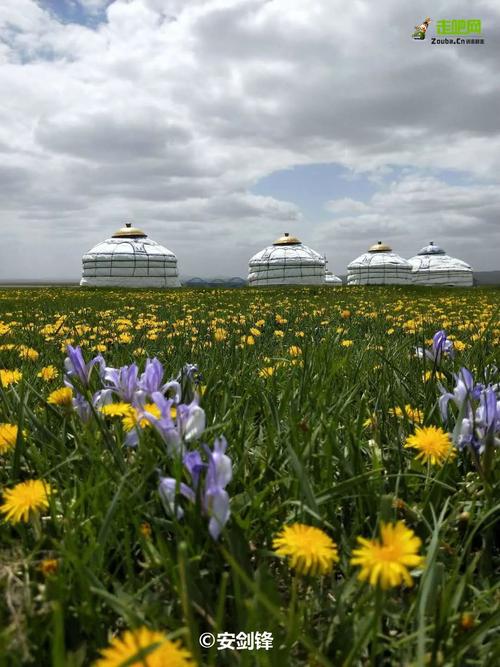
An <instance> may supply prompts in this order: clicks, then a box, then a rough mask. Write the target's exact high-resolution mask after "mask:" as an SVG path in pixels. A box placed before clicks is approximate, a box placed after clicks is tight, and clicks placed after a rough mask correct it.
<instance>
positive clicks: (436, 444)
mask: <svg viewBox="0 0 500 667" xmlns="http://www.w3.org/2000/svg"><path fill="white" fill-rule="evenodd" d="M404 446H405V448H406V449H417V450H418V451H419V454H417V456H416V457H415V458H416V459H420V460H421V461H423V462H424V463H430V464H431V465H443V463H445V461H447V460H448V459H453V458H455V456H456V452H455V449H454V447H453V443H452V441H451V438H450V435H449V433H446V431H443V429H442V428H440V427H438V426H425V427H423V428H420V427H418V426H417V428H416V429H415V433H413V435H410V436H409V437H408V438H407V439H406V442H405V445H404Z"/></svg>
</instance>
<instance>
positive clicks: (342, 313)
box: [340, 310, 351, 320]
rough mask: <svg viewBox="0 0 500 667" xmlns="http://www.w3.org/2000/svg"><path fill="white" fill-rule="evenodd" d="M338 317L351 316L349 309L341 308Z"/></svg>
mask: <svg viewBox="0 0 500 667" xmlns="http://www.w3.org/2000/svg"><path fill="white" fill-rule="evenodd" d="M340 317H342V319H344V320H347V319H348V318H349V317H351V311H350V310H342V311H341V313H340Z"/></svg>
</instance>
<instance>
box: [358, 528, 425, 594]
mask: <svg viewBox="0 0 500 667" xmlns="http://www.w3.org/2000/svg"><path fill="white" fill-rule="evenodd" d="M380 535H381V538H382V539H381V540H367V539H365V538H364V537H358V542H359V544H360V545H361V546H360V547H358V548H357V549H354V550H353V552H352V555H353V557H352V558H351V565H360V566H361V570H360V572H359V574H358V579H359V580H360V581H368V582H369V583H370V585H371V586H377V585H379V584H380V587H381V588H383V589H386V588H392V587H394V586H400V585H401V584H402V583H403V582H404V583H405V584H406V585H407V586H413V579H412V578H411V575H410V573H409V571H408V567H411V568H415V567H421V566H422V565H423V563H424V559H423V558H422V556H419V555H418V550H419V549H420V547H421V546H422V542H421V540H420V538H419V537H417V536H416V535H415V533H414V532H413V531H412V530H411V529H410V528H407V526H406V525H405V524H404V522H403V521H398V522H397V523H395V524H393V523H382V524H381V528H380Z"/></svg>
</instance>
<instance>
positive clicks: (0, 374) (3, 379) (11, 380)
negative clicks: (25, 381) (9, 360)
mask: <svg viewBox="0 0 500 667" xmlns="http://www.w3.org/2000/svg"><path fill="white" fill-rule="evenodd" d="M22 377H23V374H22V373H21V371H17V370H15V371H11V370H9V369H8V368H0V385H1V386H2V387H9V386H10V385H11V384H16V382H19V380H20V379H21V378H22Z"/></svg>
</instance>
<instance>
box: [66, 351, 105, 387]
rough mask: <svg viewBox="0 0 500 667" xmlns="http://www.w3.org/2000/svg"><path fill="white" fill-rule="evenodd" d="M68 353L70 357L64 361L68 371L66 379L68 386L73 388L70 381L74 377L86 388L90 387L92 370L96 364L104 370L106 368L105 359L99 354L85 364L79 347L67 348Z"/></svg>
mask: <svg viewBox="0 0 500 667" xmlns="http://www.w3.org/2000/svg"><path fill="white" fill-rule="evenodd" d="M66 352H67V354H68V356H67V357H66V359H65V360H64V368H65V370H66V379H65V384H66V386H68V387H73V385H72V384H71V382H70V379H71V378H72V377H76V378H78V380H79V381H80V383H81V384H82V385H83V386H84V387H88V386H89V382H90V373H91V372H92V368H93V367H94V366H95V365H96V364H99V366H100V367H101V369H102V368H103V367H104V358H103V357H102V355H100V354H98V355H97V356H96V357H94V358H93V359H91V360H90V361H89V362H88V363H85V359H84V358H83V354H82V349H81V347H80V346H79V345H78V346H77V347H73V346H71V345H68V346H67V348H66Z"/></svg>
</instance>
